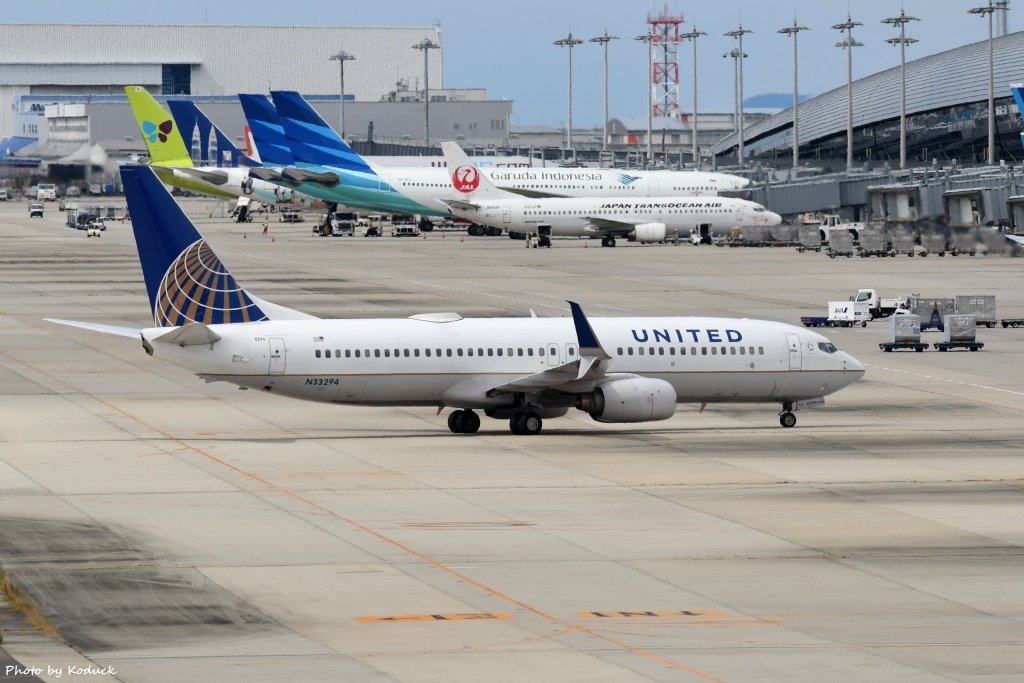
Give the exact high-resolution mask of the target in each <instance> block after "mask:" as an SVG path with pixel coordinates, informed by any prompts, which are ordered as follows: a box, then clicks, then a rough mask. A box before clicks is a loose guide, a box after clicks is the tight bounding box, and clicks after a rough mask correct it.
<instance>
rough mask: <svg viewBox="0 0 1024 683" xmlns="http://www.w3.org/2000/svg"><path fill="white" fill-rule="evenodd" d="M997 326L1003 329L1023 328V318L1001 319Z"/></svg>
mask: <svg viewBox="0 0 1024 683" xmlns="http://www.w3.org/2000/svg"><path fill="white" fill-rule="evenodd" d="M999 324H1000V325H1002V326H1003V327H1024V318H1003V319H1002V320H1001V321H1000V323H999Z"/></svg>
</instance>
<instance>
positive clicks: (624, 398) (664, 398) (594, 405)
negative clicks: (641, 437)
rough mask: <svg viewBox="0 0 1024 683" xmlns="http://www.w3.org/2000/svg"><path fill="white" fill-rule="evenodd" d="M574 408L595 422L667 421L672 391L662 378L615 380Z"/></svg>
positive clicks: (672, 405)
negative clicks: (587, 414)
mask: <svg viewBox="0 0 1024 683" xmlns="http://www.w3.org/2000/svg"><path fill="white" fill-rule="evenodd" d="M662 227H663V228H664V226H662ZM576 407H577V408H579V409H580V410H583V411H586V412H588V413H590V417H592V418H594V419H595V420H597V421H598V422H651V421H654V420H667V419H669V418H670V417H672V416H673V415H674V414H675V412H676V390H675V389H674V388H673V387H672V385H671V384H669V383H668V382H666V381H665V380H662V379H651V378H648V377H631V378H629V379H617V380H613V381H611V382H606V383H604V384H602V385H600V386H598V387H596V388H595V389H594V390H593V391H592V392H590V393H587V394H582V395H580V396H579V398H578V399H577V401H576Z"/></svg>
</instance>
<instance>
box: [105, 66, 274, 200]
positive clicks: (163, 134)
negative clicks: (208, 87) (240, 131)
mask: <svg viewBox="0 0 1024 683" xmlns="http://www.w3.org/2000/svg"><path fill="white" fill-rule="evenodd" d="M124 90H125V93H127V95H128V102H129V104H130V105H131V108H132V113H133V114H134V115H135V121H136V123H137V124H138V126H139V131H140V132H141V134H142V139H143V141H144V142H145V143H146V149H147V150H148V151H149V157H150V159H151V164H150V165H151V166H152V167H153V169H154V170H155V171H156V173H157V175H158V176H159V177H160V180H162V181H163V182H165V183H167V184H168V185H171V186H174V187H179V188H181V189H184V190H189V191H192V192H197V193H199V194H204V195H208V196H211V197H223V198H230V199H237V198H238V197H249V198H250V199H255V200H257V201H261V202H264V203H267V204H277V203H288V202H290V201H291V200H292V190H291V189H288V188H282V187H279V186H277V185H274V184H273V183H268V182H266V181H264V180H260V179H258V178H254V177H251V176H250V170H251V169H250V168H249V166H248V165H246V164H251V165H257V166H258V162H253V161H251V160H250V159H248V158H246V157H245V155H243V154H242V153H241V152H240V151H239V150H238V149H236V148H235V147H234V145H232V144H231V142H230V141H229V140H228V138H227V136H225V135H224V134H223V133H222V132H221V131H220V130H218V129H217V128H216V126H214V125H213V124H212V122H210V120H209V119H207V118H206V116H205V115H204V114H202V112H200V111H199V109H198V108H197V107H196V106H195V104H194V103H192V102H190V101H189V102H184V101H183V102H178V103H176V104H174V105H173V106H174V107H176V109H172V111H175V113H177V114H178V117H177V118H185V119H186V120H187V121H188V122H189V123H188V125H186V126H182V124H181V123H180V122H178V121H177V119H176V118H175V117H174V116H171V115H168V114H167V112H166V111H165V110H164V108H163V107H161V106H160V103H159V102H157V101H156V100H155V99H153V96H152V95H150V94H149V91H148V90H146V89H145V88H143V87H142V86H138V85H129V86H126V87H125V89H124ZM169 106H172V105H170V104H169ZM196 128H197V129H198V132H199V140H200V154H201V155H203V154H206V155H208V154H209V135H210V132H211V129H212V131H213V132H214V133H215V135H216V139H217V153H218V155H225V154H226V155H230V160H231V161H233V162H235V163H240V164H241V165H237V166H236V165H231V166H221V165H220V164H218V163H217V161H218V160H209V159H207V161H208V163H206V164H204V165H201V166H196V165H195V164H194V163H193V161H192V155H191V154H190V153H189V148H190V145H187V144H185V139H184V137H183V136H182V130H183V129H184V130H186V131H187V134H188V136H189V141H190V142H191V141H192V139H193V131H194V130H195V129H196ZM204 137H205V140H204ZM204 158H205V156H204Z"/></svg>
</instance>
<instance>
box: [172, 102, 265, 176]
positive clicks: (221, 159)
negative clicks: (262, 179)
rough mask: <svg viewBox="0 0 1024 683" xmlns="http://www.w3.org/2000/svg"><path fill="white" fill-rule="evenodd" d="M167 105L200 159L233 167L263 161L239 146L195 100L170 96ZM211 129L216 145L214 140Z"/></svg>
mask: <svg viewBox="0 0 1024 683" xmlns="http://www.w3.org/2000/svg"><path fill="white" fill-rule="evenodd" d="M167 107H168V108H169V109H170V110H171V116H173V117H174V122H175V123H177V124H178V130H180V131H181V134H182V136H183V137H184V138H185V144H186V145H188V146H189V150H190V152H191V154H192V158H193V159H198V160H199V162H200V163H201V164H203V165H209V166H231V167H236V166H259V165H260V164H259V163H258V162H257V161H255V160H253V159H251V158H249V156H248V155H246V153H245V152H243V151H242V150H240V149H238V147H236V146H235V144H234V143H233V142H231V140H230V139H229V138H228V136H227V135H225V134H224V133H223V132H222V131H221V129H220V128H218V127H217V126H216V125H214V123H213V121H211V120H210V119H209V117H207V116H206V114H204V113H203V112H202V110H200V109H199V107H197V106H196V103H195V102H193V101H192V100H167ZM197 131H198V136H197V135H196V132H197ZM211 132H212V133H213V139H214V143H215V144H214V145H211V144H210V142H211V140H210V133H211ZM197 139H198V147H199V149H198V150H197V149H195V147H196V141H197ZM211 148H212V149H211Z"/></svg>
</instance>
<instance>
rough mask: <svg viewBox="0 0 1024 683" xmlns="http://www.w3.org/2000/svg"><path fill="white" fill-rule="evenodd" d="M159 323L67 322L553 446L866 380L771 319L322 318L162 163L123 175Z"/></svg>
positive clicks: (825, 346) (816, 339)
mask: <svg viewBox="0 0 1024 683" xmlns="http://www.w3.org/2000/svg"><path fill="white" fill-rule="evenodd" d="M121 179H122V182H123V185H124V190H125V197H126V199H127V202H128V209H129V211H130V213H131V218H132V228H133V230H134V232H135V242H136V246H137V248H138V251H139V258H140V261H141V263H142V270H143V275H144V277H145V281H146V290H147V292H148V294H149V302H150V306H151V310H152V312H153V318H154V326H153V327H149V328H146V329H134V328H126V327H114V326H110V325H102V324H97V323H89V322H78V321H66V320H53V321H52V322H57V323H62V324H68V325H73V326H76V327H82V328H85V329H90V330H94V331H98V332H105V333H109V334H118V335H122V336H127V337H132V338H136V339H141V341H142V346H143V348H144V349H145V351H146V353H148V354H150V355H151V356H156V357H158V358H163V359H166V360H168V361H170V362H172V363H174V364H176V365H180V366H182V367H184V368H187V369H188V370H190V371H192V372H194V373H196V374H197V375H198V376H199V377H201V378H203V379H206V380H209V381H216V380H221V381H226V382H231V383H234V384H237V385H239V386H240V387H242V388H247V389H248V388H251V389H258V390H260V391H265V392H268V393H272V394H281V395H283V396H290V397H294V398H301V399H307V400H311V401H322V402H328V403H343V404H356V405H374V406H436V407H437V408H438V412H440V410H441V409H442V408H444V407H453V408H455V409H456V410H454V411H453V412H452V413H450V414H449V417H448V428H449V429H450V430H451V431H452V432H455V433H473V432H476V431H477V430H478V429H479V428H480V416H479V415H478V413H477V412H476V411H477V410H483V411H484V413H485V414H486V415H487V416H488V417H492V418H497V419H503V420H508V421H509V427H510V429H511V431H512V433H514V434H524V435H526V434H537V433H539V432H540V431H541V427H542V424H543V420H545V419H548V418H556V417H560V416H563V415H565V414H566V413H567V412H568V411H569V410H572V409H577V410H581V411H583V412H585V413H588V414H589V415H590V416H591V417H592V418H593V419H594V420H597V421H598V422H611V423H633V422H648V421H654V420H665V419H668V418H670V417H672V415H673V414H674V413H675V411H676V406H677V404H678V403H682V402H692V403H714V402H723V403H724V402H739V403H779V404H781V405H782V411H781V413H780V418H779V419H780V423H781V424H782V426H784V427H792V426H793V425H795V424H796V417H795V415H794V414H793V412H792V411H793V409H794V406H795V404H796V403H797V402H798V401H805V400H811V399H819V398H821V397H824V396H825V395H827V394H831V393H833V392H835V391H838V390H839V389H842V388H843V387H845V386H847V385H849V384H851V383H852V382H854V381H856V380H857V379H859V378H860V377H861V375H863V374H864V366H863V365H861V364H860V363H859V362H858V361H857V360H856V359H855V358H853V357H852V356H850V355H848V354H846V353H844V352H842V351H840V350H838V349H837V348H836V347H835V346H834V345H833V344H832V343H831V342H829V340H828V339H826V338H825V337H823V336H821V335H820V334H818V333H816V332H812V331H809V330H807V329H805V328H802V327H794V326H792V325H785V324H782V323H776V322H769V321H763V320H748V319H731V318H691V317H631V318H588V317H587V316H586V315H585V314H584V312H583V309H582V308H581V307H580V306H579V305H578V304H576V303H572V302H570V303H569V309H570V313H571V315H570V316H568V317H562V318H537V317H522V318H482V319H471V318H463V317H462V316H460V315H457V314H455V313H425V314H421V315H414V316H412V317H410V318H383V319H382V318H374V319H363V320H355V319H348V320H322V319H318V318H314V317H312V316H309V315H307V314H305V313H301V312H299V311H295V310H292V309H288V308H284V307H282V306H276V305H274V304H272V303H270V302H267V301H264V300H262V299H259V298H257V297H255V296H253V295H252V294H250V293H249V292H247V291H246V290H245V289H243V288H242V287H240V286H239V285H238V283H237V282H236V281H235V279H234V278H233V277H232V275H231V273H230V272H229V271H228V269H227V268H226V267H225V265H224V264H223V263H222V262H221V261H220V259H219V258H218V257H217V255H216V254H215V253H214V252H213V249H212V248H211V247H210V245H209V244H208V243H207V242H206V241H205V240H204V239H203V237H202V236H201V235H200V234H199V233H198V232H197V231H196V228H195V226H194V225H192V223H191V222H190V221H189V220H188V218H187V217H186V216H185V214H184V213H183V212H182V211H181V209H180V208H179V207H178V205H177V204H176V203H175V202H174V199H173V198H172V197H171V196H170V195H169V194H168V193H167V191H166V190H165V189H164V187H163V186H162V185H161V184H160V182H159V181H158V180H157V177H156V176H155V175H154V174H153V171H152V170H151V169H150V168H149V167H147V166H139V165H131V166H123V167H122V168H121Z"/></svg>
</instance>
